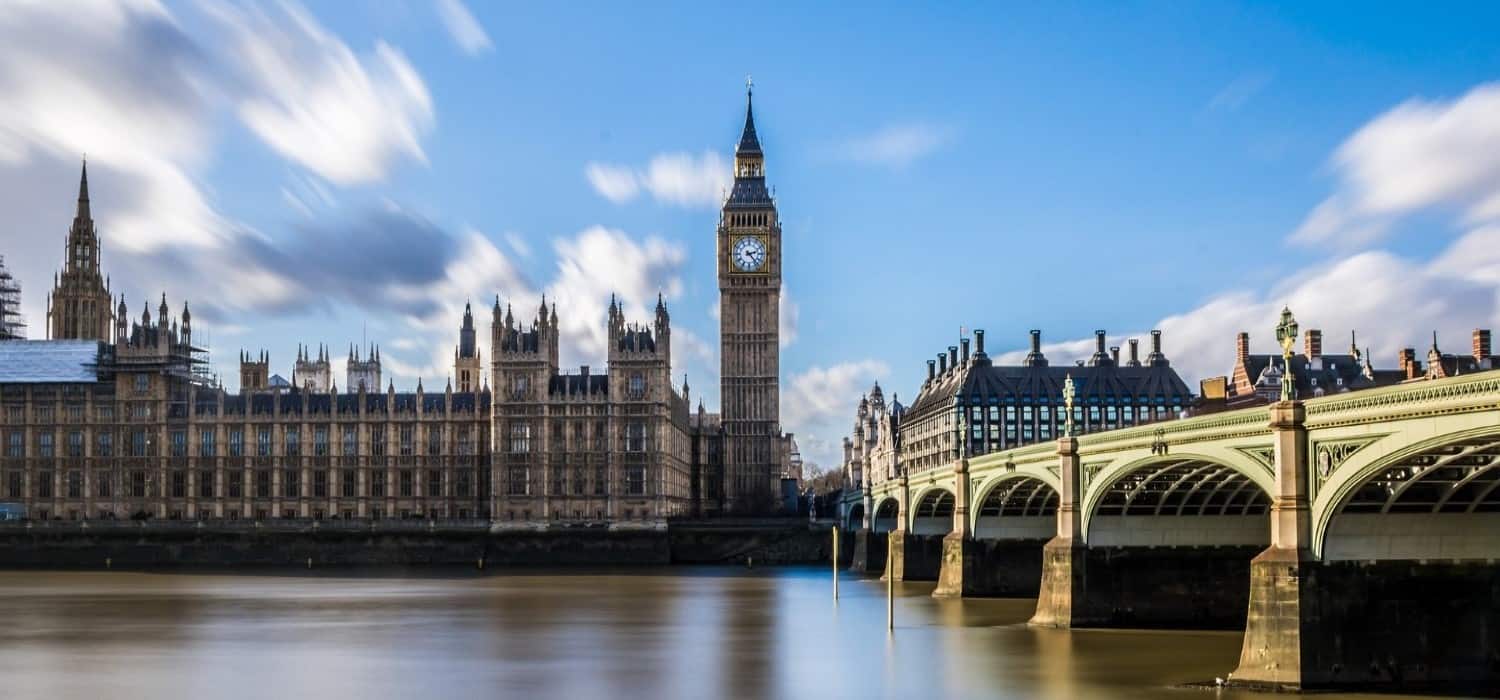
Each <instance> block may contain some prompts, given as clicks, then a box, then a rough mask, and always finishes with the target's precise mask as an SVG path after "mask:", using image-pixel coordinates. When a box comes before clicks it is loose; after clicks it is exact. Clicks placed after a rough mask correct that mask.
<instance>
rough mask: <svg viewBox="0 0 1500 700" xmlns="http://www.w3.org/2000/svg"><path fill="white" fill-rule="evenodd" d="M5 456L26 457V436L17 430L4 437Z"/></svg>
mask: <svg viewBox="0 0 1500 700" xmlns="http://www.w3.org/2000/svg"><path fill="white" fill-rule="evenodd" d="M5 456H6V457H25V456H26V434H25V433H23V432H21V431H19V430H12V431H10V432H9V433H6V435H5Z"/></svg>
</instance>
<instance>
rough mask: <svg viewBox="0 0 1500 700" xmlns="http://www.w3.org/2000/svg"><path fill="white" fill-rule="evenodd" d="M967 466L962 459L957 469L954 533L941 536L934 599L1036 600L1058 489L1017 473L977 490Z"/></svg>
mask: <svg viewBox="0 0 1500 700" xmlns="http://www.w3.org/2000/svg"><path fill="white" fill-rule="evenodd" d="M969 466H970V465H969V461H968V460H967V459H964V460H960V461H959V462H958V464H957V466H956V467H955V469H954V484H955V485H954V490H955V494H956V495H955V506H954V512H953V529H952V531H951V532H949V533H948V534H947V535H946V536H945V537H943V549H942V571H941V572H940V573H939V574H938V585H937V588H936V589H935V590H933V592H932V595H934V596H936V597H955V596H976V597H984V596H1005V597H1030V596H1034V595H1036V594H1037V591H1038V590H1039V588H1040V585H1041V580H1042V548H1043V545H1045V544H1046V543H1047V541H1048V539H1049V538H1050V537H1052V535H1053V533H1054V532H1056V512H1057V489H1055V488H1053V487H1052V486H1051V485H1049V484H1048V483H1047V482H1046V481H1044V480H1042V479H1040V478H1037V477H1035V476H1027V475H1024V474H1016V473H1014V472H1012V473H1008V474H1004V475H1001V476H1000V477H998V478H996V479H993V480H989V481H986V482H984V483H982V484H979V485H978V486H977V487H976V485H975V484H974V482H973V478H972V477H971V474H970V469H969ZM969 494H978V497H977V498H971V497H970V496H969Z"/></svg>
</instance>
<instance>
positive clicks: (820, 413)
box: [781, 359, 890, 466]
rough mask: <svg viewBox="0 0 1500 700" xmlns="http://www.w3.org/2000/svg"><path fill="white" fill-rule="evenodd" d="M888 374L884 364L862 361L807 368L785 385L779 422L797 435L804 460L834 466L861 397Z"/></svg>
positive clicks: (838, 458) (839, 457)
mask: <svg viewBox="0 0 1500 700" xmlns="http://www.w3.org/2000/svg"><path fill="white" fill-rule="evenodd" d="M888 374H890V367H889V366H887V365H886V364H885V363H884V362H882V361H880V360H875V359H863V360H855V361H851V362H841V363H838V364H834V365H830V366H826V367H823V366H814V367H809V368H808V369H807V370H806V371H804V372H802V373H800V374H797V375H794V376H793V377H792V378H791V379H790V381H788V382H786V385H785V387H784V388H783V391H782V394H781V417H782V422H783V423H784V425H785V426H786V429H787V430H788V431H791V432H794V433H796V435H797V446H798V447H799V448H800V449H801V450H802V454H803V456H804V457H806V458H808V459H810V460H812V461H815V462H817V463H819V464H821V465H823V466H833V465H837V464H838V463H839V460H840V459H841V456H840V453H839V450H840V441H841V439H842V437H843V431H844V429H845V428H846V427H847V424H848V423H850V422H852V421H853V419H854V409H855V407H856V406H857V405H858V404H859V397H860V395H861V394H862V393H863V392H864V391H865V390H867V389H869V388H870V386H871V385H872V384H874V383H875V382H876V381H877V380H880V379H884V378H885V377H886V376H887V375H888Z"/></svg>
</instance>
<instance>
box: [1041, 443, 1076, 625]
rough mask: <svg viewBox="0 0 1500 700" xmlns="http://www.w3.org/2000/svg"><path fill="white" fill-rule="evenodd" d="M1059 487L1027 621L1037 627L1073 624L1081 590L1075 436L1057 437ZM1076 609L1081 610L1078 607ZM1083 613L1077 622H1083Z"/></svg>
mask: <svg viewBox="0 0 1500 700" xmlns="http://www.w3.org/2000/svg"><path fill="white" fill-rule="evenodd" d="M1057 457H1058V477H1059V479H1061V481H1062V488H1061V489H1060V490H1059V491H1058V503H1057V536H1055V537H1053V538H1052V539H1051V540H1049V541H1048V542H1047V544H1046V545H1045V546H1043V547H1042V583H1041V590H1040V591H1039V592H1038V593H1037V599H1036V613H1035V614H1034V615H1032V616H1031V622H1030V624H1032V625H1035V626H1038V627H1072V626H1074V624H1075V620H1074V612H1075V608H1076V607H1081V606H1077V605H1075V601H1076V600H1077V599H1078V596H1079V595H1080V594H1082V593H1083V591H1084V589H1085V584H1086V583H1087V579H1086V577H1085V576H1084V575H1083V574H1084V571H1085V570H1086V563H1085V562H1084V560H1083V554H1084V551H1083V537H1082V532H1083V518H1082V514H1081V513H1080V511H1079V510H1078V497H1079V496H1080V495H1081V493H1082V489H1080V488H1079V483H1078V481H1079V476H1080V475H1079V472H1078V439H1077V438H1075V437H1072V436H1067V437H1062V438H1059V439H1058V440H1057ZM1079 612H1082V611H1081V610H1080V611H1079ZM1086 617H1087V616H1083V617H1082V618H1081V619H1079V620H1077V622H1082V621H1083V620H1084V619H1086Z"/></svg>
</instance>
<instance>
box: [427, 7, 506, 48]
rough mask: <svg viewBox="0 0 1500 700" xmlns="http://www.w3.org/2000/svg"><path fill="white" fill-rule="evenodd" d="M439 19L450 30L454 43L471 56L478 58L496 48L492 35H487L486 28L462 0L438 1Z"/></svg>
mask: <svg viewBox="0 0 1500 700" xmlns="http://www.w3.org/2000/svg"><path fill="white" fill-rule="evenodd" d="M437 12H438V18H439V19H441V20H442V21H443V28H444V29H447V30H448V36H450V37H452V38H453V43H455V44H458V48H460V49H463V52H464V53H466V54H468V55H470V56H478V55H479V54H481V53H484V52H486V51H489V50H490V49H492V48H494V45H493V44H491V43H490V35H489V34H486V33H485V31H484V27H483V26H481V25H480V24H479V20H477V19H474V15H473V14H472V13H470V12H469V8H467V7H465V6H464V4H463V2H461V1H460V0H437Z"/></svg>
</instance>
